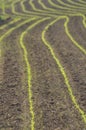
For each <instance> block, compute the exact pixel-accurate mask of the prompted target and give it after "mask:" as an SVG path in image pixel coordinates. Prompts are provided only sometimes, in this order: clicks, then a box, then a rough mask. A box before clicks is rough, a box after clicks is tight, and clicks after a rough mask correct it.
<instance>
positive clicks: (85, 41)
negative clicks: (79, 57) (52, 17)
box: [68, 17, 86, 49]
mask: <svg viewBox="0 0 86 130" xmlns="http://www.w3.org/2000/svg"><path fill="white" fill-rule="evenodd" d="M76 24H77V26H76ZM68 28H69V32H70V34H71V35H72V36H73V38H74V39H75V40H76V41H77V42H78V43H79V44H80V45H81V46H83V47H84V48H85V49H86V28H85V27H84V25H83V18H81V17H70V22H69V24H68Z"/></svg>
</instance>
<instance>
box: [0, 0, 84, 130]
mask: <svg viewBox="0 0 86 130" xmlns="http://www.w3.org/2000/svg"><path fill="white" fill-rule="evenodd" d="M29 2H31V1H30V0H29V1H27V0H25V1H23V5H24V7H25V8H22V6H21V4H20V3H21V1H17V2H16V3H15V4H14V6H15V11H14V12H15V13H14V12H12V8H11V7H9V8H6V10H5V12H6V14H8V15H9V18H7V19H6V20H0V130H86V114H85V115H84V120H83V118H82V115H81V113H80V112H79V110H78V109H77V108H76V106H75V105H74V102H73V101H72V99H71V96H70V93H69V91H68V87H67V85H66V84H65V79H64V76H63V75H62V73H61V68H59V66H58V65H57V63H56V61H55V58H53V56H52V54H51V52H50V49H49V48H48V47H49V46H51V48H52V49H53V51H54V54H55V56H56V57H57V58H58V59H59V61H60V63H61V64H62V66H63V68H64V70H65V72H66V75H67V77H68V81H69V83H70V86H71V89H72V91H73V95H74V96H75V99H76V101H77V103H78V105H79V107H80V109H81V110H83V112H84V113H86V55H85V54H84V53H83V52H82V51H81V50H80V49H79V48H78V47H77V46H75V44H74V43H73V42H72V41H71V40H70V38H69V37H68V35H67V33H66V30H65V26H64V24H65V22H66V19H65V18H64V19H60V20H59V21H57V22H56V23H54V24H53V25H52V26H50V27H49V28H48V30H47V31H46V29H45V27H46V26H47V25H48V24H49V23H50V22H51V21H53V20H54V19H55V18H56V15H57V17H58V16H60V15H61V16H67V17H69V23H68V29H69V33H70V34H71V36H72V37H73V38H74V40H75V41H77V42H78V43H79V45H80V46H81V47H83V48H84V49H85V50H86V37H85V35H86V29H85V27H84V25H83V21H82V20H83V19H82V17H81V16H79V14H78V15H77V11H76V10H77V9H74V11H75V16H70V14H69V13H70V12H71V13H72V10H73V8H72V10H71V9H70V10H69V13H68V10H67V9H65V10H64V8H63V9H62V8H61V7H63V6H62V4H61V3H59V1H58V0H57V1H55V0H52V2H54V5H53V4H50V3H49V1H46V0H44V1H43V3H42V4H40V3H38V1H33V2H32V3H33V4H32V5H31V3H29ZM63 2H65V4H69V3H71V2H68V1H67V0H63ZM73 2H74V1H73ZM76 3H77V0H76ZM82 3H83V2H82ZM44 5H45V6H44ZM55 5H59V6H58V7H56V6H55ZM69 5H70V4H69ZM85 5H86V4H83V7H84V6H85ZM72 6H77V4H75V5H74V3H72ZM64 7H66V5H65V6H64ZM24 9H25V10H24ZM50 9H54V10H56V11H52V10H51V11H50ZM68 9H69V8H68ZM40 10H42V11H45V10H46V11H47V13H46V12H42V11H40ZM0 11H1V12H0V13H1V14H2V15H3V11H2V10H0ZM28 11H33V13H31V14H30V13H29V12H28ZM74 11H73V13H74ZM79 11H80V10H79ZM82 12H83V11H82ZM37 13H38V14H37ZM41 13H42V16H41ZM62 13H63V15H62ZM64 13H66V14H65V15H64ZM67 13H68V14H67ZM50 14H51V16H50ZM29 15H32V17H39V19H43V18H45V17H48V19H47V20H45V21H42V22H41V23H39V24H37V25H35V24H34V23H36V22H37V20H34V21H33V20H32V21H31V22H27V23H26V24H23V25H21V26H20V27H17V26H18V25H19V24H21V23H22V22H24V21H25V20H27V19H30V18H32V17H29ZM48 15H49V16H48ZM52 15H53V16H52ZM84 16H85V15H84ZM18 17H19V18H20V19H19V20H16V21H15V22H13V23H11V22H12V21H13V20H14V19H16V18H17V19H18ZM32 25H34V26H33V28H31V30H28V31H27V33H25V35H24V37H23V41H22V42H23V45H24V47H25V50H24V48H22V47H21V44H20V42H21V34H22V33H23V32H24V31H25V30H26V29H27V28H28V27H32ZM16 27H17V28H16ZM12 29H13V30H12ZM10 30H11V31H10ZM44 30H45V31H46V34H45V39H46V41H47V43H48V45H49V46H47V45H46V44H45V43H44V42H43V31H44ZM24 51H26V53H24ZM25 56H26V57H25ZM25 58H27V62H28V63H29V64H30V69H31V70H30V71H31V74H30V73H29V74H30V75H28V70H27V64H26V60H25ZM30 76H31V78H32V79H31V80H30ZM29 82H31V86H29V85H28V83H29ZM30 87H31V88H30ZM31 92H32V93H31ZM30 96H31V98H30ZM32 111H33V113H34V119H33V113H32ZM33 122H34V125H32V123H33Z"/></svg>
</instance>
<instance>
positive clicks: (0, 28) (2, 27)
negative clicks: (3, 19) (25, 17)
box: [0, 18, 20, 30]
mask: <svg viewBox="0 0 86 130" xmlns="http://www.w3.org/2000/svg"><path fill="white" fill-rule="evenodd" d="M19 20H20V18H16V19H13V20H12V21H10V22H9V23H8V24H5V25H2V26H0V30H2V29H4V28H6V27H7V26H9V25H11V24H13V23H15V22H17V21H19Z"/></svg>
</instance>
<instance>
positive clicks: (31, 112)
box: [20, 18, 50, 130]
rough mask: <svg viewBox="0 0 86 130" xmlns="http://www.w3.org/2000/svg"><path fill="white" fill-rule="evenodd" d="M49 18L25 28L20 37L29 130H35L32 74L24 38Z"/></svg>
mask: <svg viewBox="0 0 86 130" xmlns="http://www.w3.org/2000/svg"><path fill="white" fill-rule="evenodd" d="M48 19H50V18H43V19H41V20H38V21H37V22H35V23H34V24H32V25H31V26H29V28H27V29H26V30H25V31H24V32H23V33H22V34H21V37H20V45H21V48H22V49H23V53H24V59H25V62H26V66H27V76H28V94H29V96H28V98H29V99H28V100H29V104H30V114H31V130H35V112H34V107H33V100H32V95H33V94H32V90H31V88H32V84H31V80H32V74H31V66H30V63H29V61H28V53H27V50H26V47H25V45H24V41H23V40H24V36H25V35H26V34H27V32H28V31H30V30H31V29H32V28H34V27H35V26H36V25H38V24H40V23H41V22H43V21H45V20H48Z"/></svg>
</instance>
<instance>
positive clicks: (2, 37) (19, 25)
mask: <svg viewBox="0 0 86 130" xmlns="http://www.w3.org/2000/svg"><path fill="white" fill-rule="evenodd" d="M35 19H37V17H35V18H31V19H29V20H25V21H24V22H22V23H20V24H18V25H17V26H16V27H13V28H11V29H9V30H8V31H7V32H6V33H5V34H4V35H2V36H1V37H0V42H1V41H2V40H3V39H4V38H5V37H7V36H8V35H9V34H10V33H12V31H14V30H15V29H17V28H19V27H21V26H22V25H24V24H26V23H27V22H30V21H33V20H35Z"/></svg>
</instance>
